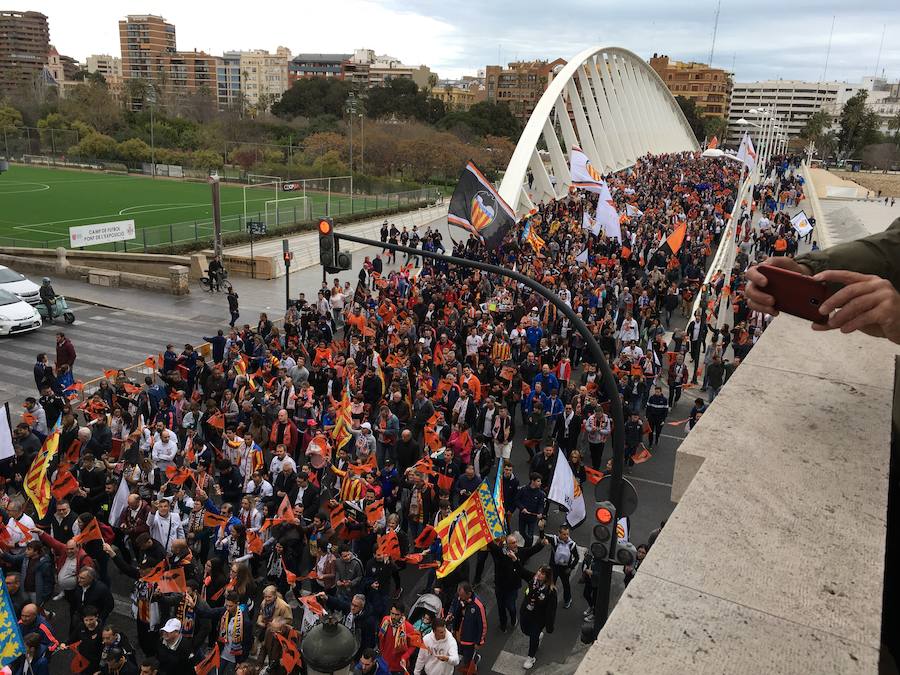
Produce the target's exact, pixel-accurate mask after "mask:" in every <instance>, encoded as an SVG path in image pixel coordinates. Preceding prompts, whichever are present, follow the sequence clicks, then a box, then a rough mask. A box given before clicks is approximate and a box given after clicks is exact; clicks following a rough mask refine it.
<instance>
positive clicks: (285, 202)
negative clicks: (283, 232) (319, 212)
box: [265, 197, 312, 228]
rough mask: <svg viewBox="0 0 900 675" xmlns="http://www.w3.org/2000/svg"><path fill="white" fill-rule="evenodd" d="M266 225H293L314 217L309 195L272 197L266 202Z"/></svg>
mask: <svg viewBox="0 0 900 675" xmlns="http://www.w3.org/2000/svg"><path fill="white" fill-rule="evenodd" d="M265 214H266V219H265V223H266V227H267V228H268V227H278V226H279V225H293V224H295V223H302V222H304V221H306V220H310V219H311V218H312V210H311V209H310V205H309V197H288V198H287V199H270V200H269V201H267V202H266V211H265Z"/></svg>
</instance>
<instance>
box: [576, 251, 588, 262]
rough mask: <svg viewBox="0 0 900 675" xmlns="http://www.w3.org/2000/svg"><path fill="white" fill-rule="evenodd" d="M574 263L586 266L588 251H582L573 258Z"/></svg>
mask: <svg viewBox="0 0 900 675" xmlns="http://www.w3.org/2000/svg"><path fill="white" fill-rule="evenodd" d="M575 262H577V263H580V264H582V265H587V262H588V250H587V249H584V250H583V251H582V252H581V253H579V254H578V255H576V256H575Z"/></svg>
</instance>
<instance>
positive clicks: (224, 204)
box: [0, 165, 390, 249]
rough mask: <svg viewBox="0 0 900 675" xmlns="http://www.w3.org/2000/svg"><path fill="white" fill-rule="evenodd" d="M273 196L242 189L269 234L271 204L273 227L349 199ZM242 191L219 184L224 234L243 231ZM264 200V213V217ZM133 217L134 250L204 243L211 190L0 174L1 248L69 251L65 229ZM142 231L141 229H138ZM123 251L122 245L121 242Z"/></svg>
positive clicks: (158, 182) (90, 175)
mask: <svg viewBox="0 0 900 675" xmlns="http://www.w3.org/2000/svg"><path fill="white" fill-rule="evenodd" d="M299 196H300V193H298V192H282V193H281V194H278V193H277V191H276V187H275V186H274V185H272V186H268V187H262V186H255V187H253V188H250V189H247V190H246V208H247V215H248V216H249V217H250V218H252V219H256V218H257V217H259V218H260V219H261V220H264V221H266V223H267V225H268V226H269V228H270V229H272V225H273V224H274V222H275V220H274V218H275V210H276V206H275V205H274V203H272V202H273V201H274V200H275V199H276V197H277V198H278V199H279V203H278V205H277V211H278V213H279V220H278V224H279V225H285V224H287V223H288V222H291V221H292V219H293V218H294V217H296V220H298V221H299V220H305V219H308V218H316V217H321V216H324V215H326V211H328V209H329V208H330V211H328V212H329V213H330V214H331V215H341V214H347V213H350V212H351V205H350V198H349V196H347V195H346V194H343V195H340V194H337V188H335V189H334V190H333V191H332V193H331V195H330V197H329V195H328V194H327V193H326V192H311V191H309V192H307V195H306V200H302V199H298V197H299ZM244 199H245V190H244V189H243V188H242V186H241V185H233V184H226V183H223V184H222V185H221V195H220V204H221V212H222V221H223V231H225V232H238V231H240V230H241V229H243V222H244V220H243V216H244ZM267 202H269V209H268V210H269V213H268V214H266V210H267V206H266V203H267ZM353 202H354V203H353V212H354V213H355V212H365V211H371V210H375V209H377V208H384V207H386V206H388V205H389V203H390V199H389V197H387V196H382V197H381V198H380V199H377V198H375V197H369V198H363V197H360V198H354V200H353ZM132 219H133V220H134V222H135V227H136V229H137V230H138V232H137V238H136V241H135V242H133V243H132V242H129V245H128V248H129V249H131V248H132V245H134V246H135V247H136V248H137V247H140V246H141V245H142V243H143V242H147V244H148V245H149V246H156V245H160V244H166V243H170V242H172V241H174V242H176V243H183V242H187V241H192V240H196V239H200V240H206V239H209V238H211V234H212V222H211V221H212V204H211V197H210V188H209V186H208V185H207V184H206V183H204V182H190V181H182V180H174V179H168V178H156V179H153V178H150V177H146V176H128V175H117V174H107V173H97V172H91V171H77V170H68V169H55V168H46V167H34V166H19V165H10V168H9V171H7V172H5V173H2V174H0V243H2V244H3V245H7V246H9V245H12V246H35V245H37V246H68V241H69V227H71V226H74V225H90V224H95V223H106V222H111V221H119V220H132ZM141 230H146V232H141ZM120 247H121V244H120Z"/></svg>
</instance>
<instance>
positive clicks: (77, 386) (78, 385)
mask: <svg viewBox="0 0 900 675" xmlns="http://www.w3.org/2000/svg"><path fill="white" fill-rule="evenodd" d="M63 391H84V382H82V381H81V380H75V381H74V382H73V383H72V384H70V385H69V386H68V387H66V388H65V389H63Z"/></svg>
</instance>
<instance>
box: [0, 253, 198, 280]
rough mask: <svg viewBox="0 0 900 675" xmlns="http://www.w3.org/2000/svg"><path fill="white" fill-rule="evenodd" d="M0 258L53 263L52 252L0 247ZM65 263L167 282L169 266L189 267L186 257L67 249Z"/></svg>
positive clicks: (54, 254)
mask: <svg viewBox="0 0 900 675" xmlns="http://www.w3.org/2000/svg"><path fill="white" fill-rule="evenodd" d="M0 254H5V255H9V256H16V257H19V256H21V257H24V258H29V259H31V260H49V261H51V262H53V263H54V264H55V263H56V259H57V253H56V249H47V248H20V247H15V248H12V247H0ZM66 259H67V260H68V261H69V263H70V264H72V265H82V266H85V267H94V268H98V269H105V270H115V271H118V272H129V273H134V274H141V275H146V276H154V277H160V278H163V279H168V278H169V267H171V266H172V265H186V266H189V265H190V256H186V255H157V254H156V253H125V252H118V253H113V252H112V251H79V250H73V249H67V250H66ZM4 264H6V263H4Z"/></svg>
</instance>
